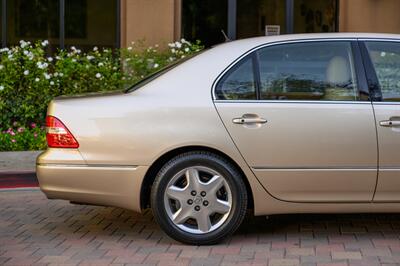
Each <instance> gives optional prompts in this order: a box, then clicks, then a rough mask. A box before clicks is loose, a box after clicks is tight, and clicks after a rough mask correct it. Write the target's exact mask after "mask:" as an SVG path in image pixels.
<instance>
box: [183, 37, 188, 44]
mask: <svg viewBox="0 0 400 266" xmlns="http://www.w3.org/2000/svg"><path fill="white" fill-rule="evenodd" d="M181 43H186V44H190V42H188V41H186V40H185V39H184V38H182V39H181Z"/></svg>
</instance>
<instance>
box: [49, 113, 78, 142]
mask: <svg viewBox="0 0 400 266" xmlns="http://www.w3.org/2000/svg"><path fill="white" fill-rule="evenodd" d="M46 139H47V145H48V146H49V147H51V148H78V147H79V143H78V142H77V141H76V139H75V138H74V136H73V135H72V134H71V132H69V130H68V128H67V127H66V126H65V125H64V124H63V123H62V122H61V121H60V120H58V119H57V118H56V117H54V116H47V117H46Z"/></svg>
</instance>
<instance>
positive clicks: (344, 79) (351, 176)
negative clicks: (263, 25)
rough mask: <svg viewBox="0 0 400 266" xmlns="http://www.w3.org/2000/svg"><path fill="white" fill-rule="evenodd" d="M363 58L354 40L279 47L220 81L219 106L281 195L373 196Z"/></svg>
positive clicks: (371, 129) (372, 139) (255, 166)
mask: <svg viewBox="0 0 400 266" xmlns="http://www.w3.org/2000/svg"><path fill="white" fill-rule="evenodd" d="M360 61H361V56H360V54H359V51H358V46H357V43H356V42H351V41H309V42H299V43H290V44H277V45H272V46H266V47H264V48H261V49H259V50H257V51H256V52H253V53H251V54H249V55H247V56H246V57H244V58H243V59H242V60H240V61H239V62H238V63H237V64H236V65H235V66H233V67H232V68H231V69H230V70H229V71H227V72H226V73H225V75H224V76H223V77H222V78H221V79H220V80H219V81H218V83H217V85H216V88H215V98H216V100H215V105H216V108H217V110H218V112H219V114H220V116H221V118H222V120H223V122H224V124H225V126H226V128H227V130H228V131H229V133H230V135H231V137H232V139H233V141H234V142H235V144H236V146H237V147H238V149H239V150H240V152H241V154H242V155H243V157H244V158H245V160H246V161H247V163H248V164H249V166H250V167H251V169H252V170H253V172H254V173H255V175H256V176H257V177H258V179H259V180H260V182H261V183H262V184H263V186H264V187H265V188H266V190H267V191H269V193H271V194H272V195H273V196H275V197H276V198H278V199H281V200H286V201H296V202H364V201H371V200H372V196H373V192H374V189H375V185H376V177H377V141H376V129H375V120H374V114H373V110H372V105H371V102H370V101H369V100H368V95H367V94H368V93H367V92H366V91H365V90H367V85H366V83H365V75H364V76H363V73H364V72H363V69H361V70H362V71H359V72H357V69H356V65H357V63H356V62H360ZM360 77H361V80H357V78H358V79H360ZM362 80H363V81H364V83H362V82H361V81H362ZM362 92H363V93H362Z"/></svg>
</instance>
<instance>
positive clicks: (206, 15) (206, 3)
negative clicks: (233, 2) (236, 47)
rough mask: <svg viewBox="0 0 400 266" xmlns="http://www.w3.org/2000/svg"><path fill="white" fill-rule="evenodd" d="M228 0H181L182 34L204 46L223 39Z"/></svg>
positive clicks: (225, 30)
mask: <svg viewBox="0 0 400 266" xmlns="http://www.w3.org/2000/svg"><path fill="white" fill-rule="evenodd" d="M227 13H228V0H201V1H199V0H182V36H183V37H184V38H185V39H187V40H189V41H196V40H201V41H202V42H203V43H204V44H205V45H206V46H211V45H214V44H217V43H222V42H224V41H225V39H224V37H223V34H222V33H221V30H223V31H224V32H225V33H227Z"/></svg>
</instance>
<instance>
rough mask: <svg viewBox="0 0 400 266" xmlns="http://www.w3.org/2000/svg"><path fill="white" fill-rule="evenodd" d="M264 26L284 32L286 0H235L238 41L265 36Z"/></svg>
mask: <svg viewBox="0 0 400 266" xmlns="http://www.w3.org/2000/svg"><path fill="white" fill-rule="evenodd" d="M266 25H276V26H279V28H280V33H281V34H282V33H285V32H286V0H237V22H236V28H237V33H236V36H237V38H238V39H242V38H249V37H255V36H265V33H266V32H265V31H266Z"/></svg>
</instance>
